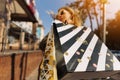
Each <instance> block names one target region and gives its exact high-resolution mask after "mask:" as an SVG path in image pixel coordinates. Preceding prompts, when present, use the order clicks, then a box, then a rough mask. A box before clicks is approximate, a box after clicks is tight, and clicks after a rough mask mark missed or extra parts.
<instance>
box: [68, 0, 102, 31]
mask: <svg viewBox="0 0 120 80" xmlns="http://www.w3.org/2000/svg"><path fill="white" fill-rule="evenodd" d="M100 1H101V0H76V1H75V2H73V3H70V4H67V5H68V6H70V7H73V8H75V9H78V10H79V12H80V16H81V18H82V20H83V23H85V22H86V19H87V18H89V21H90V27H91V30H93V23H94V24H95V22H94V21H96V23H97V27H99V26H100V24H101V23H100V18H101V16H100V14H101V13H100V10H101V9H102V8H101V2H100ZM98 14H99V16H98ZM94 18H95V20H93V19H94Z"/></svg>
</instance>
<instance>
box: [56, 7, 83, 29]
mask: <svg viewBox="0 0 120 80" xmlns="http://www.w3.org/2000/svg"><path fill="white" fill-rule="evenodd" d="M61 9H65V10H67V11H68V12H69V13H70V14H71V15H72V20H73V25H75V26H77V27H79V26H81V25H82V20H81V17H80V15H79V13H78V11H76V10H74V9H72V8H71V7H68V6H65V7H61V8H60V9H59V10H58V11H60V10H61Z"/></svg>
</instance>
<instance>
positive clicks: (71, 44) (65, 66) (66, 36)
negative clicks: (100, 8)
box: [53, 20, 120, 80]
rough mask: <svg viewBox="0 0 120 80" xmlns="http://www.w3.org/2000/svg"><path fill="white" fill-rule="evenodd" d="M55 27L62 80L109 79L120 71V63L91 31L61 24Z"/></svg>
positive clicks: (56, 23)
mask: <svg viewBox="0 0 120 80" xmlns="http://www.w3.org/2000/svg"><path fill="white" fill-rule="evenodd" d="M53 27H54V40H55V48H56V51H55V52H56V61H57V71H58V77H59V78H61V79H65V80H79V79H81V78H82V77H83V78H87V77H88V78H92V77H93V78H94V77H95V78H96V77H108V76H111V75H113V74H115V73H117V72H119V71H120V62H119V61H118V60H117V58H116V57H115V56H114V55H113V54H112V53H111V52H110V50H109V49H108V48H107V46H106V45H105V44H104V43H103V42H101V40H100V39H99V38H98V37H97V36H96V35H95V34H94V33H93V32H92V31H91V29H90V28H86V27H84V26H81V27H75V26H74V25H70V24H68V25H64V24H63V23H61V22H60V21H58V20H55V21H54V22H53ZM82 73H83V74H82ZM85 73H86V74H85ZM61 74H62V75H61Z"/></svg>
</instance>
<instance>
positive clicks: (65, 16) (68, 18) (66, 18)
mask: <svg viewBox="0 0 120 80" xmlns="http://www.w3.org/2000/svg"><path fill="white" fill-rule="evenodd" d="M56 18H57V19H58V20H60V21H62V22H64V23H67V24H73V20H72V15H71V14H70V12H69V11H67V10H65V9H60V10H59V11H58V14H57V16H56Z"/></svg>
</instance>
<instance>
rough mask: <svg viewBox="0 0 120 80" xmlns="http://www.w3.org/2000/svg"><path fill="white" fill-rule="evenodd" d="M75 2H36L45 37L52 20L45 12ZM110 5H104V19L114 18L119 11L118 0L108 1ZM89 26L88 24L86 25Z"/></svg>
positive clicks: (67, 0)
mask: <svg viewBox="0 0 120 80" xmlns="http://www.w3.org/2000/svg"><path fill="white" fill-rule="evenodd" d="M74 1H75V0H36V8H37V10H38V12H39V16H40V19H41V20H42V23H43V26H44V28H45V35H46V34H47V33H48V32H49V31H50V28H51V23H52V18H51V17H50V15H48V14H47V11H50V10H52V11H54V12H55V13H57V10H58V9H59V8H60V7H62V6H65V5H66V4H67V3H71V2H74ZM108 1H109V2H110V3H109V4H107V5H106V14H107V15H106V18H107V19H111V18H114V15H115V13H116V12H117V11H118V10H120V0H108ZM86 25H87V26H89V22H88V23H86Z"/></svg>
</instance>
